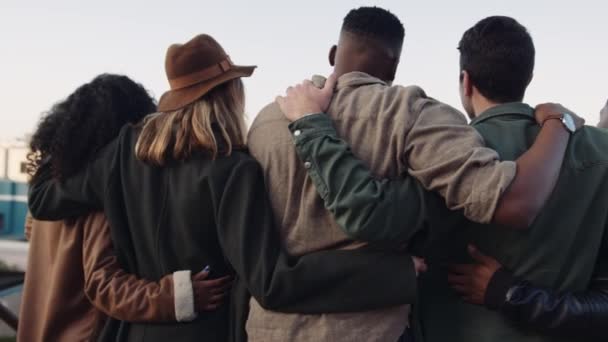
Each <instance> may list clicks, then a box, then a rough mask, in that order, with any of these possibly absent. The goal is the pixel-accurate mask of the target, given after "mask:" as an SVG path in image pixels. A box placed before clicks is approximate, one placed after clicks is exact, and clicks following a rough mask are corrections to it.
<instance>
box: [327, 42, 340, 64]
mask: <svg viewBox="0 0 608 342" xmlns="http://www.w3.org/2000/svg"><path fill="white" fill-rule="evenodd" d="M336 51H338V46H336V45H334V46H332V47H331V49H329V65H331V66H332V67H333V66H335V65H336Z"/></svg>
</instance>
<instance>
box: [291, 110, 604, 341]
mask: <svg viewBox="0 0 608 342" xmlns="http://www.w3.org/2000/svg"><path fill="white" fill-rule="evenodd" d="M471 125H472V126H473V127H475V128H476V129H477V130H478V131H479V133H480V134H481V135H482V136H483V137H484V139H485V140H486V143H487V145H488V147H490V148H493V149H495V150H496V151H498V153H499V154H500V155H501V157H502V158H503V159H505V160H515V159H516V158H517V157H518V156H519V155H521V154H522V153H523V152H525V151H526V150H527V149H528V148H529V147H530V146H531V144H532V143H533V141H534V139H535V137H536V135H537V134H538V131H539V127H538V125H537V124H536V123H535V120H534V116H533V108H531V107H530V106H528V105H525V104H522V103H511V104H505V105H501V106H497V107H494V108H492V109H490V110H488V111H487V112H486V113H483V114H482V115H481V116H480V117H478V118H477V119H475V120H473V122H472V123H471ZM291 128H292V129H293V130H296V129H299V130H300V131H301V132H302V133H301V134H300V135H299V137H298V138H297V139H296V147H297V149H298V152H299V154H300V157H301V158H302V160H304V161H305V162H308V163H309V165H310V168H309V169H308V171H309V174H310V176H311V179H313V181H314V182H315V184H316V185H317V187H318V189H319V192H320V194H321V196H322V197H323V198H324V200H325V202H326V206H327V207H328V209H329V210H331V211H332V212H333V213H334V215H335V216H336V220H337V222H338V223H339V224H340V225H341V226H342V227H343V229H344V230H345V231H346V232H347V233H348V234H350V236H352V237H353V238H359V239H367V240H373V241H376V242H379V243H390V244H398V243H403V242H409V243H410V246H411V248H415V249H419V250H420V251H421V252H424V254H425V256H426V258H427V262H428V263H429V264H430V270H429V272H427V274H425V275H424V277H422V279H421V286H420V303H419V304H420V305H419V314H420V317H421V322H422V330H423V333H424V336H425V339H426V341H431V342H434V341H447V340H449V341H526V342H527V341H554V340H555V338H548V337H543V336H540V335H537V334H535V333H533V332H524V331H523V330H521V329H518V328H517V327H515V326H513V325H512V324H511V323H510V322H508V321H507V320H506V319H504V318H503V317H502V316H500V315H499V314H498V313H496V312H493V311H489V310H487V309H485V308H483V307H477V306H473V305H469V304H465V303H464V302H462V301H461V300H460V299H459V298H458V296H456V294H455V293H454V292H453V291H452V290H451V289H450V288H449V287H448V286H447V282H446V273H445V271H444V270H443V269H442V267H441V265H443V264H445V263H452V262H463V261H467V260H468V257H467V256H466V249H465V247H466V244H467V243H468V242H473V243H475V244H477V246H478V247H479V248H480V250H482V251H484V252H486V253H488V254H490V255H493V256H495V257H497V259H498V260H499V261H500V262H501V263H502V264H503V265H505V266H506V267H508V268H509V269H511V270H513V271H514V272H515V273H516V275H518V276H522V277H524V278H526V279H528V280H530V281H532V282H533V283H534V284H536V285H539V286H547V287H551V288H554V289H556V290H557V291H580V290H584V289H586V288H587V286H588V284H589V281H590V278H591V276H592V275H593V272H594V266H595V265H596V262H597V260H598V253H599V250H600V243H601V240H602V236H603V234H604V231H605V229H606V226H607V222H608V220H607V219H608V213H607V210H606V205H607V203H608V177H606V176H607V174H608V168H607V166H608V134H607V132H606V131H603V130H601V129H596V128H592V127H585V128H583V129H582V130H580V131H579V132H577V133H576V134H575V135H574V136H573V137H572V138H571V140H570V142H569V146H568V149H567V152H566V154H567V155H566V157H565V161H564V165H563V166H562V170H561V174H560V179H559V181H558V184H557V186H556V189H555V191H554V195H553V196H552V197H551V199H550V200H549V201H548V203H547V204H546V206H545V208H544V209H543V210H542V212H541V213H540V214H539V216H538V217H537V220H536V221H535V223H534V224H533V226H532V227H531V228H530V229H529V230H526V231H514V230H509V229H504V228H500V227H496V226H493V225H486V226H482V225H480V224H475V223H472V222H469V221H467V220H466V219H464V218H463V217H462V215H461V213H458V212H450V211H448V210H447V209H446V208H445V205H444V204H443V200H442V199H441V198H439V197H438V196H437V195H435V194H428V193H424V194H423V195H420V194H421V190H420V187H419V186H418V185H417V184H416V183H415V181H413V180H412V179H411V177H405V178H404V179H402V180H392V181H387V180H376V179H375V178H374V177H373V176H372V175H371V174H370V173H369V171H368V170H367V168H366V167H365V165H364V164H363V163H362V162H360V161H359V160H356V159H355V157H354V156H353V155H352V154H351V153H350V151H349V149H348V146H347V144H346V143H345V142H344V141H342V140H340V139H339V138H337V136H336V135H335V134H333V133H332V131H331V122H328V121H327V120H322V119H316V120H310V119H309V120H300V121H296V122H294V123H293V124H292V127H291ZM319 132H323V134H319ZM401 203H404V204H403V205H401Z"/></svg>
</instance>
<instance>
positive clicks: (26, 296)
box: [17, 213, 175, 342]
mask: <svg viewBox="0 0 608 342" xmlns="http://www.w3.org/2000/svg"><path fill="white" fill-rule="evenodd" d="M26 236H28V238H29V239H30V248H29V256H28V266H27V272H26V278H25V286H24V290H23V299H22V305H21V312H20V325H19V331H18V333H17V340H18V341H20V342H48V341H58V342H61V341H66V342H78V341H94V340H95V339H96V337H97V334H98V332H99V331H100V329H101V328H102V327H103V324H104V321H105V317H106V314H107V315H111V316H113V317H116V318H120V319H125V320H143V321H157V322H164V321H165V322H166V321H175V310H174V295H173V281H172V277H171V276H166V277H164V278H162V279H161V280H160V281H159V282H158V283H156V282H148V281H145V280H140V279H137V278H136V277H135V276H133V275H131V274H127V273H126V272H124V271H123V270H122V268H121V267H120V265H119V264H118V261H117V260H116V256H115V255H114V251H113V248H112V242H111V239H110V228H109V226H108V223H107V221H106V219H105V216H104V215H103V214H99V213H98V214H91V215H89V216H87V217H83V218H81V219H79V220H78V221H77V222H76V223H75V224H67V223H65V222H64V221H53V222H51V221H37V220H34V219H32V218H31V217H30V216H29V215H28V217H27V219H26Z"/></svg>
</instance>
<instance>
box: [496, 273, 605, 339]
mask: <svg viewBox="0 0 608 342" xmlns="http://www.w3.org/2000/svg"><path fill="white" fill-rule="evenodd" d="M485 305H486V306H487V307H488V308H490V309H493V310H498V311H500V312H501V313H502V314H504V315H505V316H507V317H508V318H509V319H511V320H513V321H515V322H517V323H518V324H521V325H523V326H524V327H526V328H530V329H534V330H537V331H540V332H542V333H545V334H550V335H560V336H575V337H578V338H581V341H608V278H606V277H597V278H595V279H593V280H592V282H591V286H590V288H589V289H588V290H587V291H584V292H565V293H555V292H554V291H552V290H550V289H547V288H542V287H536V286H534V285H532V284H531V283H530V282H528V281H526V280H522V279H520V278H517V277H515V276H514V275H513V274H512V273H510V272H509V271H507V270H506V269H504V268H503V269H500V270H498V271H497V272H496V273H495V274H494V276H493V277H492V279H491V280H490V283H489V284H488V288H487V291H486V297H485Z"/></svg>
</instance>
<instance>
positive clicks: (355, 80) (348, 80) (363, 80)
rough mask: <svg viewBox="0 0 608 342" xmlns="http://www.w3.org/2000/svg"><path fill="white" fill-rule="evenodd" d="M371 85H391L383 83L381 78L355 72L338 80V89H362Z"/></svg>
mask: <svg viewBox="0 0 608 342" xmlns="http://www.w3.org/2000/svg"><path fill="white" fill-rule="evenodd" d="M370 84H382V85H385V86H388V85H389V84H388V83H386V82H384V81H382V80H381V79H379V78H376V77H373V76H370V75H368V74H366V73H364V72H360V71H353V72H349V73H347V74H344V75H342V76H340V78H338V85H337V86H336V89H338V90H339V89H342V88H348V87H360V86H364V85H370Z"/></svg>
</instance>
